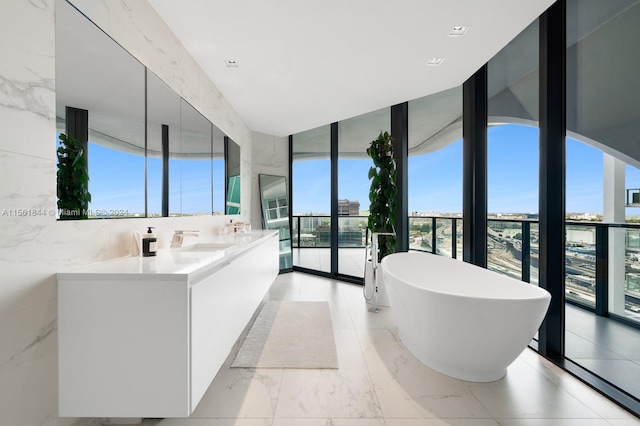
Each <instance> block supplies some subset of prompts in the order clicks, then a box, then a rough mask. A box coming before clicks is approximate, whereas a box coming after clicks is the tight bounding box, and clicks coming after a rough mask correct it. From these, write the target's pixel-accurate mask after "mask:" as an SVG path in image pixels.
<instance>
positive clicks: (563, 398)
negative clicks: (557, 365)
mask: <svg viewBox="0 0 640 426" xmlns="http://www.w3.org/2000/svg"><path fill="white" fill-rule="evenodd" d="M467 386H468V387H469V389H470V390H471V392H473V394H474V395H475V396H476V398H477V399H478V401H480V403H481V404H482V405H483V406H484V407H485V408H486V409H487V410H488V411H489V413H490V414H491V417H493V418H496V419H527V418H529V419H599V418H601V417H600V416H599V415H598V414H596V413H595V412H594V411H593V410H591V409H590V408H589V407H588V406H587V405H586V404H583V403H582V402H580V401H579V400H578V399H577V398H575V397H573V396H572V395H570V394H569V393H568V392H566V391H565V390H564V389H562V388H561V387H560V386H559V385H558V384H557V383H555V382H554V381H552V380H550V379H549V378H547V377H546V376H544V375H542V374H540V372H539V371H538V370H536V369H535V368H533V367H531V366H530V365H529V364H527V363H526V362H524V361H522V360H520V359H516V361H514V362H513V364H511V365H510V366H509V368H508V370H507V375H506V376H505V377H504V378H503V379H500V380H498V381H496V382H491V383H470V382H468V384H467Z"/></svg>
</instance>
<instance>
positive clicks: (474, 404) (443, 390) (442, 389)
mask: <svg viewBox="0 0 640 426" xmlns="http://www.w3.org/2000/svg"><path fill="white" fill-rule="evenodd" d="M358 338H359V339H360V343H361V345H362V348H363V351H364V355H365V359H366V362H367V366H368V368H369V372H370V374H371V378H372V380H373V382H374V385H375V390H376V394H377V395H378V399H379V401H380V406H381V408H382V413H383V414H384V417H385V418H458V419H460V418H474V419H487V418H491V416H490V415H489V413H488V411H487V410H486V409H485V408H484V407H483V406H482V405H481V404H480V403H479V402H478V400H477V399H476V398H475V396H474V395H473V394H472V393H471V392H470V391H469V389H468V388H467V386H466V385H465V382H463V381H461V380H456V379H453V378H451V377H448V376H445V375H443V374H440V373H438V372H437V371H434V370H432V369H431V368H429V367H427V366H426V365H424V364H423V363H422V362H420V361H419V360H418V359H416V358H415V357H414V356H413V355H412V354H411V353H409V351H408V350H406V348H405V347H404V346H403V345H402V342H401V341H400V339H399V338H398V336H397V334H396V332H395V331H392V330H359V331H358Z"/></svg>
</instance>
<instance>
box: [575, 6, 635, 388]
mask: <svg viewBox="0 0 640 426" xmlns="http://www.w3.org/2000/svg"><path fill="white" fill-rule="evenodd" d="M639 43H640V1H638V0H620V1H615V2H610V1H595V0H590V1H584V0H567V50H566V55H567V56H566V57H567V59H566V61H567V142H566V149H567V166H566V172H567V191H566V194H567V195H566V197H567V198H566V206H567V216H568V218H567V219H568V224H567V231H566V236H567V237H566V238H567V240H566V246H567V258H566V273H567V279H566V292H567V301H568V302H570V303H571V304H567V306H566V324H567V325H566V330H565V347H566V353H565V354H566V356H567V357H568V358H569V359H571V360H572V361H574V362H575V363H577V364H579V365H581V366H582V367H584V368H586V369H588V370H590V371H592V372H593V373H595V374H596V375H598V376H600V377H602V378H603V379H605V380H607V381H609V382H611V383H612V384H614V385H615V386H617V387H618V388H620V389H622V390H623V391H624V392H626V393H629V394H631V395H633V396H635V397H636V398H640V327H637V326H636V327H634V326H633V324H634V323H636V324H639V325H640V321H639V320H638V317H639V316H638V311H640V293H638V291H637V290H638V285H637V279H636V277H637V276H638V272H637V271H640V260H639V258H638V253H639V247H638V243H637V241H638V235H640V228H638V227H637V225H632V224H631V223H630V222H631V220H633V218H632V216H633V213H634V212H636V211H637V210H636V207H635V206H634V204H637V205H638V206H640V198H639V197H640V196H636V199H635V200H634V196H633V193H640V189H634V188H640V185H638V183H640V182H638V181H637V180H636V181H635V182H634V181H633V180H634V178H633V177H631V179H629V178H625V174H626V173H627V171H630V172H631V175H632V176H633V175H634V170H633V168H631V166H635V167H637V166H638V165H639V164H638V163H639V160H638V159H640V136H639V135H640V108H638V97H639V96H640V79H638V77H637V70H638V69H639V67H640V54H639V53H638V48H637V46H638V44H639ZM636 176H637V175H636ZM634 201H638V203H634ZM588 222H597V223H588ZM599 224H602V225H599ZM598 226H600V227H604V228H606V230H607V233H606V234H602V233H601V234H599V233H598V229H600V228H598ZM598 247H605V249H606V252H605V253H606V257H607V265H608V272H607V274H606V275H605V276H602V277H601V278H598V277H597V275H598V272H597V270H598V269H597V268H599V266H598V262H596V251H597V250H598ZM603 286H606V287H603ZM607 299H608V301H607ZM613 317H616V318H618V319H620V321H614V320H612V319H611V318H613Z"/></svg>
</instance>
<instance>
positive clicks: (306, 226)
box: [293, 216, 640, 324]
mask: <svg viewBox="0 0 640 426" xmlns="http://www.w3.org/2000/svg"><path fill="white" fill-rule="evenodd" d="M366 223H367V217H366V216H340V217H338V247H339V248H347V247H353V248H364V247H365V245H366V241H365V230H366ZM565 230H566V249H565V250H566V251H565V253H566V255H565V259H566V260H565V271H566V274H565V297H566V300H567V301H568V302H569V303H572V304H576V305H579V306H581V307H583V308H586V309H589V310H592V311H594V312H596V313H597V314H599V315H608V314H613V316H615V317H619V318H622V319H623V320H628V321H630V322H631V323H632V324H640V225H639V224H606V223H599V222H573V221H571V222H569V221H567V222H566V225H565ZM330 234H331V218H330V216H293V247H294V248H301V249H304V248H307V247H316V248H327V249H328V248H330V241H331V238H330ZM538 237H539V227H538V222H537V221H535V220H528V219H502V218H491V219H489V220H488V229H487V259H488V261H487V267H488V269H491V270H493V271H496V272H499V273H502V274H505V275H508V276H511V277H513V278H516V279H520V280H522V281H525V282H530V283H532V284H536V285H537V284H538ZM409 248H410V249H411V250H419V251H425V252H431V253H437V254H440V255H444V256H449V257H453V258H458V259H461V258H462V219H461V218H456V217H433V216H410V217H409ZM610 253H613V255H612V256H610ZM611 277H612V278H611ZM609 287H611V289H612V290H613V291H610V290H609ZM610 297H612V300H609V298H610Z"/></svg>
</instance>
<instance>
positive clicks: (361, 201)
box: [338, 108, 391, 278]
mask: <svg viewBox="0 0 640 426" xmlns="http://www.w3.org/2000/svg"><path fill="white" fill-rule="evenodd" d="M390 130H391V116H390V113H389V108H383V109H380V110H377V111H373V112H370V113H367V114H363V115H359V116H357V117H353V118H349V119H347V120H343V121H340V122H339V123H338V273H339V274H343V275H349V276H354V277H358V278H363V277H364V265H365V246H366V243H365V234H366V229H367V216H368V211H369V188H370V186H371V182H370V181H369V177H368V174H369V168H371V167H372V166H373V160H371V158H370V157H369V156H368V155H367V148H369V145H371V141H372V140H374V139H376V138H377V137H378V135H379V134H380V132H389V131H390Z"/></svg>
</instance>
